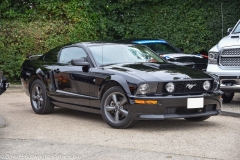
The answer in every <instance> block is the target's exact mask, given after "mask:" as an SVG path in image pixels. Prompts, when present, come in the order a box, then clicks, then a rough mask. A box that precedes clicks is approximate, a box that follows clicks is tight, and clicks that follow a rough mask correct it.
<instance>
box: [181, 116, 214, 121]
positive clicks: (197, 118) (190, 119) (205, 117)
mask: <svg viewBox="0 0 240 160" xmlns="http://www.w3.org/2000/svg"><path fill="white" fill-rule="evenodd" d="M210 117H211V116H203V117H192V118H185V119H186V120H188V121H204V120H206V119H208V118H210Z"/></svg>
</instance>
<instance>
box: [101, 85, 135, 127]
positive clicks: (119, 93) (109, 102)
mask: <svg viewBox="0 0 240 160" xmlns="http://www.w3.org/2000/svg"><path fill="white" fill-rule="evenodd" d="M101 112H102V117H103V119H104V120H105V122H106V123H107V124H108V125H109V126H111V127H113V128H129V127H132V126H133V125H134V124H136V122H137V121H136V120H133V119H132V118H131V115H130V109H129V103H128V100H127V98H126V96H125V93H124V92H123V90H122V88H121V87H119V86H115V87H112V88H110V89H108V90H107V91H106V92H105V93H104V95H103V98H102V101H101Z"/></svg>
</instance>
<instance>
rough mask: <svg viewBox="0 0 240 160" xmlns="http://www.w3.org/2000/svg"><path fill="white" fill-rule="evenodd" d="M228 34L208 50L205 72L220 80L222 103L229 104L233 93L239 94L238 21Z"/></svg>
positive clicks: (239, 29)
mask: <svg viewBox="0 0 240 160" xmlns="http://www.w3.org/2000/svg"><path fill="white" fill-rule="evenodd" d="M228 33H229V34H228V35H227V36H226V37H224V38H222V39H221V40H220V41H219V42H218V44H217V45H215V46H214V47H213V48H211V49H210V50H209V52H208V66H207V72H208V73H210V74H215V75H217V76H218V77H219V79H220V89H221V90H222V91H223V92H224V94H223V97H222V98H223V103H229V102H231V101H232V99H233V96H234V92H240V20H239V21H238V22H237V24H236V25H235V27H233V28H229V29H228Z"/></svg>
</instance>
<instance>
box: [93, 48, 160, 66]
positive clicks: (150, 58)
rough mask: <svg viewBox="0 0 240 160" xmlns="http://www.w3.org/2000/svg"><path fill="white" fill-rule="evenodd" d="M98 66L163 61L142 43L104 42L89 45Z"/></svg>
mask: <svg viewBox="0 0 240 160" xmlns="http://www.w3.org/2000/svg"><path fill="white" fill-rule="evenodd" d="M89 49H90V51H91V52H92V55H93V57H94V59H95V61H96V62H97V63H98V65H99V66H102V65H109V64H117V63H135V62H164V61H163V60H162V59H161V58H160V57H159V56H158V55H156V54H155V53H154V52H152V51H151V50H150V49H148V48H147V47H145V46H142V45H124V44H105V45H101V46H91V47H89Z"/></svg>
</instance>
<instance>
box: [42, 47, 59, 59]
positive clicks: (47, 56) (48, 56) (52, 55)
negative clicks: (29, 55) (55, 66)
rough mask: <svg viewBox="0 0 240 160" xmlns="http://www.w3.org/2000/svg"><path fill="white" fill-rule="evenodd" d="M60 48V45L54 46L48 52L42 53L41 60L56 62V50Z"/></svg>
mask: <svg viewBox="0 0 240 160" xmlns="http://www.w3.org/2000/svg"><path fill="white" fill-rule="evenodd" d="M60 49H61V47H56V48H54V49H52V50H50V51H49V52H47V53H46V54H45V55H44V57H43V60H44V61H50V62H57V56H58V52H59V50H60Z"/></svg>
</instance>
